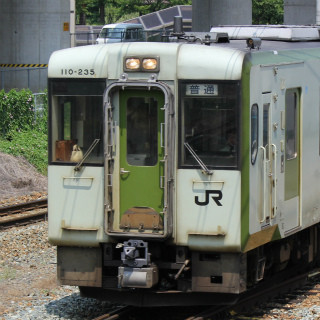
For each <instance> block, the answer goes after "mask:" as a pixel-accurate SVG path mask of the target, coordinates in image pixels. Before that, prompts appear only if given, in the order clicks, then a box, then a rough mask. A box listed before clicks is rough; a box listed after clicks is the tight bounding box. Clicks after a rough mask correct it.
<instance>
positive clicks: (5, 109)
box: [0, 90, 48, 174]
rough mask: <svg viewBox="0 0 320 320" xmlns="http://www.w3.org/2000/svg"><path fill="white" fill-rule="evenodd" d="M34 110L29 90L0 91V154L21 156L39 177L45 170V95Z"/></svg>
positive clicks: (46, 106) (46, 109) (46, 111)
mask: <svg viewBox="0 0 320 320" xmlns="http://www.w3.org/2000/svg"><path fill="white" fill-rule="evenodd" d="M41 98H42V101H41V102H42V105H41V106H42V108H41V110H35V105H34V96H33V95H32V92H31V91H30V90H21V91H16V90H11V91H9V92H8V93H6V92H4V90H2V91H0V128H1V130H0V151H1V152H4V153H7V154H11V155H14V156H19V155H20V156H23V157H24V158H25V159H27V160H28V161H29V162H30V163H31V164H33V165H34V166H35V167H36V168H37V169H38V170H39V171H40V172H41V173H42V174H46V171H47V159H48V154H47V140H48V138H47V130H48V127H47V117H48V103H47V94H44V95H42V96H41Z"/></svg>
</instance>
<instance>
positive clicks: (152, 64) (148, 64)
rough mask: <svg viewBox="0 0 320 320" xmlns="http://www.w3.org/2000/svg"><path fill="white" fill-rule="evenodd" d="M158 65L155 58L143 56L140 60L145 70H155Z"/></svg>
mask: <svg viewBox="0 0 320 320" xmlns="http://www.w3.org/2000/svg"><path fill="white" fill-rule="evenodd" d="M157 67H158V61H157V59H152V58H145V59H143V60H142V68H143V69H145V70H156V69H157Z"/></svg>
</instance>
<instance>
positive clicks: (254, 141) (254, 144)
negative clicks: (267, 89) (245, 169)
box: [251, 104, 259, 164]
mask: <svg viewBox="0 0 320 320" xmlns="http://www.w3.org/2000/svg"><path fill="white" fill-rule="evenodd" d="M258 124H259V109H258V105H257V104H254V105H253V106H252V108H251V163H252V164H254V163H255V162H256V158H257V154H258V142H259V137H258V132H259V131H258Z"/></svg>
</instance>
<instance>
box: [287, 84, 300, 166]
mask: <svg viewBox="0 0 320 320" xmlns="http://www.w3.org/2000/svg"><path fill="white" fill-rule="evenodd" d="M296 157H297V91H295V90H287V92H286V160H291V159H295V158H296Z"/></svg>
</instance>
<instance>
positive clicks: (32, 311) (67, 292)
mask: <svg viewBox="0 0 320 320" xmlns="http://www.w3.org/2000/svg"><path fill="white" fill-rule="evenodd" d="M47 227H48V224H47V222H41V223H37V224H33V225H29V226H24V227H14V228H11V229H8V230H5V231H1V233H0V319H1V320H9V319H19V320H20V319H34V320H37V319H39V320H42V319H74V320H78V319H79V320H83V319H92V318H94V317H96V316H99V315H101V314H104V313H107V312H108V311H110V310H111V309H113V308H114V307H115V306H114V305H111V304H110V303H109V302H100V301H97V300H94V299H87V298H82V297H80V295H79V290H78V288H77V287H71V286H59V285H58V283H57V281H56V248H55V247H52V246H51V245H50V244H49V243H48V234H47Z"/></svg>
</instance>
